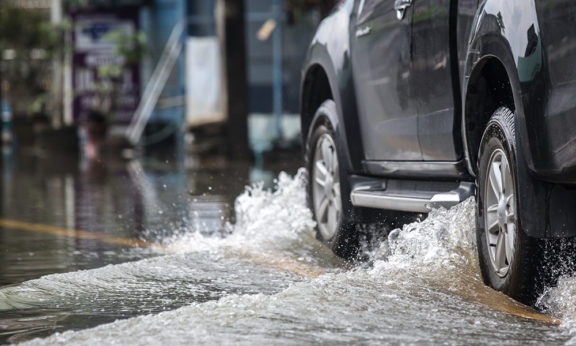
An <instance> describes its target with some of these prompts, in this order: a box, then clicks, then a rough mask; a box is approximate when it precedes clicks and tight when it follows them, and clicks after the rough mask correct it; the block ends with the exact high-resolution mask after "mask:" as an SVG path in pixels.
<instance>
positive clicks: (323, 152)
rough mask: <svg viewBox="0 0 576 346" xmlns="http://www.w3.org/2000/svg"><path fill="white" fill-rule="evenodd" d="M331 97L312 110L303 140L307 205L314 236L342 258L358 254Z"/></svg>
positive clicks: (347, 182)
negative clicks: (308, 130) (312, 118)
mask: <svg viewBox="0 0 576 346" xmlns="http://www.w3.org/2000/svg"><path fill="white" fill-rule="evenodd" d="M335 112H336V105H335V104H334V101H332V100H327V101H325V102H324V103H323V104H322V105H321V106H320V107H318V110H317V111H316V114H315V119H317V120H316V121H315V124H316V125H315V128H314V130H313V132H312V134H311V135H310V137H309V138H308V140H307V143H306V167H307V169H308V184H307V194H308V205H309V207H310V210H312V214H313V216H314V220H315V221H316V230H317V233H316V235H317V238H318V239H319V240H320V241H322V242H323V243H324V244H326V245H327V246H328V247H329V248H330V249H332V251H333V252H334V253H335V254H336V255H338V256H340V257H342V258H345V259H354V258H356V256H357V254H358V249H359V240H358V235H357V234H356V232H355V224H354V222H353V217H352V207H351V202H350V185H349V181H348V174H347V170H346V169H345V167H344V166H343V162H345V160H344V155H343V153H342V149H341V148H340V147H339V146H338V138H337V135H336V133H335V130H334V127H333V125H332V123H331V122H330V119H331V118H334V117H335V115H336V114H335Z"/></svg>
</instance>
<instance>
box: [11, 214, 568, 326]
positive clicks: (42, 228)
mask: <svg viewBox="0 0 576 346" xmlns="http://www.w3.org/2000/svg"><path fill="white" fill-rule="evenodd" d="M0 227H6V228H12V229H19V230H24V231H31V232H37V233H46V234H52V235H56V236H63V237H71V238H78V239H93V240H97V241H100V242H102V243H108V244H117V245H124V246H134V247H158V248H159V249H162V250H168V249H166V248H165V247H164V246H162V245H159V244H155V243H151V242H146V241H143V240H138V239H128V238H114V237H108V236H106V235H104V234H98V233H92V232H87V231H82V230H74V229H66V228H60V227H55V226H48V225H42V224H35V223H27V222H21V221H15V220H5V219H0ZM168 252H170V251H169V250H168ZM235 255H236V256H237V257H239V258H244V259H247V260H250V261H252V262H254V263H256V264H260V265H266V266H269V267H272V268H276V269H279V270H283V271H286V272H290V273H293V274H296V275H299V276H302V277H307V278H316V277H318V276H320V275H322V274H323V272H322V271H320V270H317V269H313V268H310V267H308V266H306V265H305V264H304V263H301V262H298V261H294V260H290V259H287V258H285V259H278V258H275V257H274V256H268V255H265V254H262V253H260V254H258V253H252V252H250V253H248V252H238V253H236V254H235ZM466 286H467V289H464V290H461V291H460V292H459V293H460V295H461V296H462V297H464V298H468V299H470V300H473V301H476V302H478V303H481V304H482V305H485V306H488V307H491V308H493V309H495V310H498V311H501V312H504V313H507V314H510V315H514V316H517V317H523V318H528V319H533V320H537V321H540V322H544V323H548V324H555V325H558V324H560V319H557V318H554V317H552V316H548V315H545V314H541V313H539V312H537V311H535V310H533V309H531V308H530V307H528V306H525V305H523V304H520V303H518V302H516V301H514V300H512V299H511V298H509V297H507V296H505V295H503V294H501V293H499V292H494V291H492V290H490V291H488V290H489V289H488V288H487V287H486V286H484V285H482V284H478V283H476V284H472V285H466Z"/></svg>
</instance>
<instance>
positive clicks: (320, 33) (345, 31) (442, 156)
mask: <svg viewBox="0 0 576 346" xmlns="http://www.w3.org/2000/svg"><path fill="white" fill-rule="evenodd" d="M575 19H576V2H573V1H553V0H538V1H533V0H507V1H500V0H343V1H339V2H338V3H337V4H336V6H335V8H334V9H333V11H332V12H331V14H330V15H329V16H328V17H326V18H325V19H324V20H323V21H322V22H321V23H320V25H319V27H318V29H317V31H316V33H315V36H314V38H313V40H312V42H311V44H310V47H309V50H308V54H307V58H306V61H305V63H304V67H303V75H302V85H301V127H302V140H303V143H304V145H303V148H304V155H305V158H306V162H307V163H306V166H307V169H308V187H307V192H308V199H309V204H310V208H311V210H312V213H313V215H314V218H315V220H316V222H317V236H318V238H319V239H320V240H322V241H323V242H324V243H326V244H327V245H328V246H329V247H330V248H331V249H332V250H333V251H334V252H335V253H336V254H338V255H340V256H342V257H347V258H354V257H355V256H357V255H358V253H359V248H360V247H361V239H362V237H361V236H360V234H361V233H362V232H363V231H362V230H361V227H358V225H361V224H363V223H364V222H367V221H366V220H368V221H369V222H373V221H374V218H373V217H372V218H371V219H370V218H369V217H367V216H366V215H371V213H369V212H367V211H378V212H379V213H378V218H377V220H378V222H381V223H384V224H387V225H390V224H392V223H394V222H398V220H405V219H403V218H402V217H399V215H403V214H401V213H428V212H429V211H430V210H431V209H432V208H436V207H446V208H448V207H451V206H453V205H455V204H457V203H460V202H462V201H463V200H465V199H467V198H469V197H472V196H474V197H475V199H476V204H477V208H476V220H477V222H476V224H477V225H476V236H477V247H478V256H479V263H480V269H481V272H482V276H483V278H484V281H485V283H486V284H487V285H490V286H491V287H493V288H494V289H496V290H500V291H502V292H504V293H506V294H508V295H509V296H511V297H513V298H515V299H517V300H519V301H521V302H524V303H527V304H531V305H533V304H534V303H535V302H536V299H537V298H538V297H539V296H540V295H541V294H542V292H543V291H544V288H545V287H546V286H548V285H553V284H554V283H555V280H556V279H557V278H558V276H559V275H562V274H566V273H569V272H571V271H572V270H573V267H574V266H573V265H571V263H570V262H568V261H570V260H573V259H574V253H575V252H576V251H574V249H575V246H574V241H573V240H574V237H575V236H576V67H575V66H574V61H576V25H574V24H573V23H574V20H575ZM392 227H394V226H392Z"/></svg>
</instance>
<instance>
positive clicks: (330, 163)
mask: <svg viewBox="0 0 576 346" xmlns="http://www.w3.org/2000/svg"><path fill="white" fill-rule="evenodd" d="M312 179H313V182H312V184H313V188H312V201H313V205H314V214H315V215H316V222H317V223H318V230H319V231H320V233H321V234H322V237H323V238H324V239H326V240H329V239H332V237H334V235H335V234H336V231H337V229H338V221H339V220H340V213H341V211H342V204H341V200H340V174H339V172H338V156H337V153H336V146H335V144H334V141H333V139H332V137H331V136H330V135H328V134H323V135H322V136H320V138H319V139H318V141H317V142H316V148H315V149H314V161H313V165H312Z"/></svg>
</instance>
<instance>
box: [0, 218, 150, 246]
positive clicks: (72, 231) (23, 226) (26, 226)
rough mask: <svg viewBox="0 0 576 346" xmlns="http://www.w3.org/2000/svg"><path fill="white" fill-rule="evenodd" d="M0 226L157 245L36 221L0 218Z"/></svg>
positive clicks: (73, 236)
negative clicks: (37, 222) (42, 223)
mask: <svg viewBox="0 0 576 346" xmlns="http://www.w3.org/2000/svg"><path fill="white" fill-rule="evenodd" d="M0 226H1V227H6V228H13V229H19V230H23V231H31V232H37V233H46V234H52V235H56V236H61V237H69V238H77V239H94V240H97V241H100V242H102V243H108V244H117V245H125V246H137V247H151V246H155V245H157V244H154V243H149V242H146V241H143V240H138V239H128V238H114V237H108V236H106V235H105V234H98V233H92V232H87V231H82V230H75V229H66V228H60V227H55V226H48V225H41V224H36V223H28V222H21V221H15V220H5V219H0Z"/></svg>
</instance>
